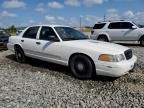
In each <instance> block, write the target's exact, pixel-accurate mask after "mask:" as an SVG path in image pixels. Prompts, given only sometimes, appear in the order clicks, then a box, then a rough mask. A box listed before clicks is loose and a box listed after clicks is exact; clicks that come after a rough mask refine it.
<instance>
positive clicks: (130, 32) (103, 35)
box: [91, 20, 144, 46]
mask: <svg viewBox="0 0 144 108" xmlns="http://www.w3.org/2000/svg"><path fill="white" fill-rule="evenodd" d="M91 38H92V39H97V40H101V41H107V42H109V41H110V42H111V41H124V42H127V41H136V42H140V44H141V46H144V28H142V27H139V26H138V25H136V24H135V23H134V22H132V21H124V20H122V21H107V22H98V23H96V24H95V25H94V27H93V30H92V31H91Z"/></svg>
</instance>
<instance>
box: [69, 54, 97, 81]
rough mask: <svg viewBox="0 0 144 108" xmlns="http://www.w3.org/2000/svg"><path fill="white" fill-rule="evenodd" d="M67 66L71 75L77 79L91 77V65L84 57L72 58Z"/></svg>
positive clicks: (92, 68)
mask: <svg viewBox="0 0 144 108" xmlns="http://www.w3.org/2000/svg"><path fill="white" fill-rule="evenodd" d="M69 66H70V69H71V72H72V73H73V75H74V76H75V77H77V78H79V79H90V78H92V76H93V72H94V66H93V63H92V61H91V60H90V59H89V58H88V57H87V56H85V55H75V56H73V57H72V58H71V60H70V63H69Z"/></svg>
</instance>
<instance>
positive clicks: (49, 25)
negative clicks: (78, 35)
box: [30, 24, 70, 27]
mask: <svg viewBox="0 0 144 108" xmlns="http://www.w3.org/2000/svg"><path fill="white" fill-rule="evenodd" d="M35 26H48V27H70V26H66V25H56V24H41V25H32V26H30V27H35Z"/></svg>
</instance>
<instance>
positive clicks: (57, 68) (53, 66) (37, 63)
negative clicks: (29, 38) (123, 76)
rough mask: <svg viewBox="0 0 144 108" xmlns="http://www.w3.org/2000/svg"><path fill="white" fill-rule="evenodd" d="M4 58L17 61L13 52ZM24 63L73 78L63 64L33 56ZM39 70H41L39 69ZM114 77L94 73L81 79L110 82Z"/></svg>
mask: <svg viewBox="0 0 144 108" xmlns="http://www.w3.org/2000/svg"><path fill="white" fill-rule="evenodd" d="M6 58H7V59H10V60H12V61H14V62H17V61H16V58H15V55H14V54H11V55H7V56H6ZM25 64H28V65H30V66H32V67H36V68H40V69H39V70H38V71H40V70H41V69H48V70H50V71H55V72H60V73H62V74H65V75H68V76H70V77H73V78H75V77H74V76H73V75H72V73H71V71H70V69H69V68H68V67H66V66H63V65H59V64H55V63H50V62H45V61H41V60H38V59H33V58H27V61H26V63H25ZM22 67H23V66H22ZM40 72H43V71H40ZM76 79H77V78H76ZM116 79H117V78H113V77H106V76H98V75H96V76H94V77H93V78H91V79H83V80H92V81H102V82H112V81H114V80H116ZM78 80H79V79H78Z"/></svg>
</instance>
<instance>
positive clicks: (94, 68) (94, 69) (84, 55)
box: [68, 53, 96, 71]
mask: <svg viewBox="0 0 144 108" xmlns="http://www.w3.org/2000/svg"><path fill="white" fill-rule="evenodd" d="M76 55H84V56H86V57H88V58H89V59H90V61H91V62H92V65H93V68H94V69H93V70H94V71H95V69H96V67H95V64H94V61H93V60H92V58H91V57H90V56H88V55H86V54H83V53H74V54H72V55H71V56H70V58H69V61H68V64H70V61H71V59H72V58H73V57H74V56H76Z"/></svg>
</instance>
